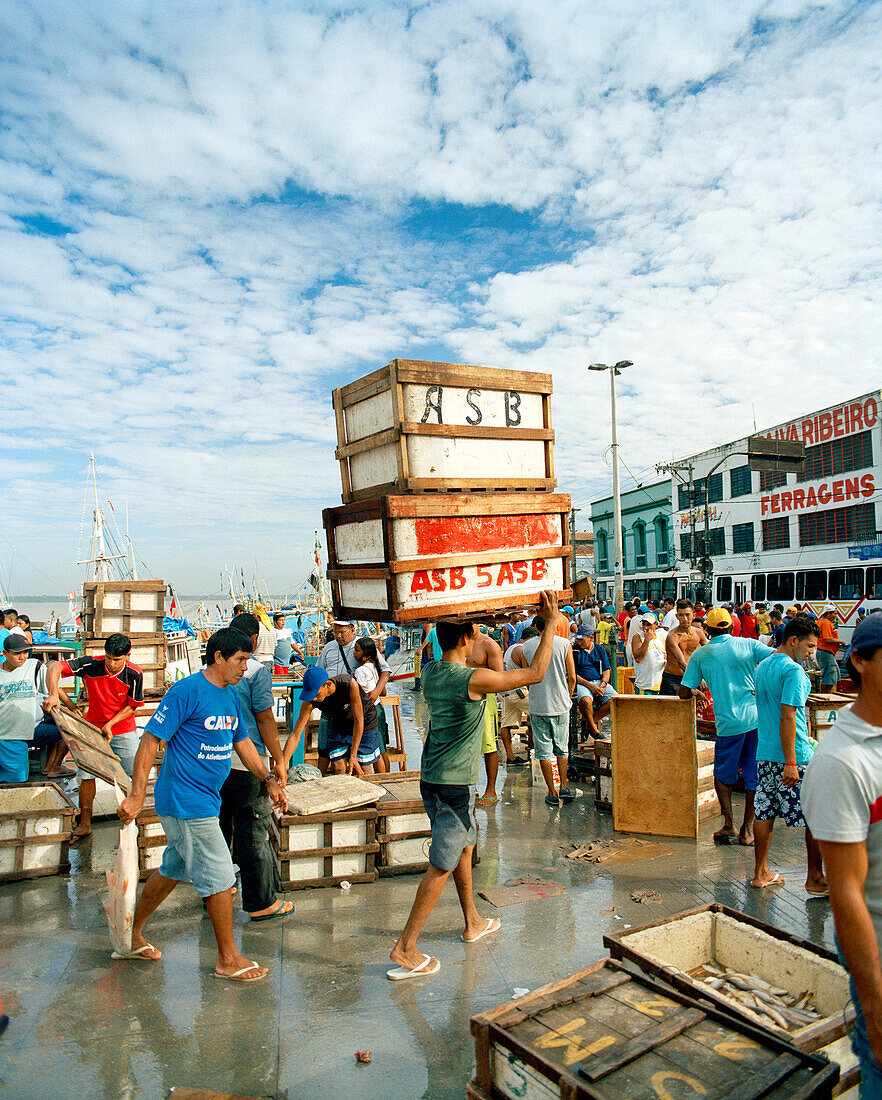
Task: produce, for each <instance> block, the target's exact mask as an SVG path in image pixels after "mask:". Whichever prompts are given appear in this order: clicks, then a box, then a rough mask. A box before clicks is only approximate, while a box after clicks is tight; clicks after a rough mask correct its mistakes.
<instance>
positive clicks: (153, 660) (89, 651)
mask: <svg viewBox="0 0 882 1100" xmlns="http://www.w3.org/2000/svg"><path fill="white" fill-rule="evenodd" d="M106 640H107V638H106V636H105V637H93V638H86V639H85V640H84V641H83V653H84V654H86V656H88V657H96V656H100V655H101V654H103V653H104V643H105V641H106ZM131 642H132V651H131V653H129V654H128V659H129V660H130V661H131V663H132V664H133V665H137V666H138V668H140V669H141V671H142V672H143V673H144V694H145V695H152V696H156V695H164V694H165V667H166V664H167V656H166V637H165V635H164V634H161V633H160V634H143V635H133V636H132V638H131Z"/></svg>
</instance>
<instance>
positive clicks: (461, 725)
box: [386, 592, 558, 982]
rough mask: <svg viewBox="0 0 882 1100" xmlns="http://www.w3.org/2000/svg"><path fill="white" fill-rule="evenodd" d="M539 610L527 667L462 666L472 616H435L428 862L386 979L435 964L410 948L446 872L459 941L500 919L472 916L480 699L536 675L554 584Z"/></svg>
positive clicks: (426, 755) (428, 688) (421, 973)
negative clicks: (461, 921)
mask: <svg viewBox="0 0 882 1100" xmlns="http://www.w3.org/2000/svg"><path fill="white" fill-rule="evenodd" d="M540 614H541V616H542V618H543V620H544V623H545V626H544V630H543V632H542V638H541V641H540V643H539V647H538V649H537V650H536V652H535V653H534V655H533V660H532V661H531V663H530V664H529V665H528V666H527V668H525V669H513V670H512V671H511V672H497V671H496V670H494V669H491V668H470V667H469V666H468V663H467V662H468V659H469V657H470V656H471V655H472V652H473V649H474V645H475V641H476V639H477V636H478V626H477V623H474V622H439V623H438V624H437V631H438V640H439V642H440V643H441V650H442V655H441V660H440V661H433V662H432V664H431V665H430V666H429V667H428V668H427V669H426V670H425V672H424V673H423V697H424V699H425V700H426V704H427V706H428V708H429V732H428V735H427V737H426V743H425V745H424V747H423V758H422V777H421V780H420V793H421V795H422V799H423V805H424V806H425V809H426V813H427V814H428V816H429V820H430V822H431V827H432V841H431V846H430V848H429V869H428V871H426V873H425V875H424V876H423V879H422V881H421V882H420V885H419V888H418V889H417V894H416V898H415V899H414V903H413V907H412V909H411V911H410V916H409V917H408V918H407V923H406V924H405V926H404V931H403V932H402V933H401V935H400V936H399V938H398V941H397V943H396V944H395V946H394V947H393V948H392V952H391V954H390V956H389V957H390V958H391V960H392V962H393V963H395V964H396V965H395V967H394V968H393V969H391V970H388V971H387V972H386V976H387V977H388V978H389V979H390V981H394V982H397V981H402V980H404V979H406V978H421V977H427V976H429V975H432V974H437V973H438V971H439V970H440V969H441V963H440V962H439V961H438V959H435V958H432V957H431V956H429V955H424V954H423V953H422V951H420V950H419V949H418V948H417V937H418V936H419V934H420V932H421V931H422V928H423V925H424V924H425V923H426V920H427V918H428V916H429V914H430V913H431V912H432V910H433V909H434V907H435V905H436V903H437V901H438V899H439V898H440V896H441V891H442V890H443V889H444V884H445V883H446V882H447V879H448V878H449V877H450V875H451V873H452V874H453V879H454V882H455V883H456V891H457V894H458V895H459V903H460V905H461V906H462V912H463V917H464V918H465V931H464V932H463V935H462V940H463V943H476V942H477V941H478V940H480V939H483V937H484V936H488V935H492V934H493V933H494V932H498V931H499V929H500V928H501V927H502V924H501V922H500V921H499V920H497V919H495V918H483V917H481V916H480V914H479V913H478V911H477V909H476V908H475V899H474V897H473V895H472V852H473V851H474V847H475V839H476V837H477V830H476V826H475V810H474V804H475V785H476V783H477V782H478V776H479V771H480V760H481V741H482V737H483V733H484V701H485V696H487V695H489V694H491V693H493V692H497V691H508V690H510V689H512V688H518V687H526V686H528V685H530V684H538V683H539V682H540V681H541V680H542V677H543V676H544V675H545V672H546V669H547V668H548V662H549V660H550V658H551V649H552V643H553V639H554V636H555V630H556V627H557V622H558V610H557V596H556V595H555V594H554V592H543V593H542V597H541V604H540Z"/></svg>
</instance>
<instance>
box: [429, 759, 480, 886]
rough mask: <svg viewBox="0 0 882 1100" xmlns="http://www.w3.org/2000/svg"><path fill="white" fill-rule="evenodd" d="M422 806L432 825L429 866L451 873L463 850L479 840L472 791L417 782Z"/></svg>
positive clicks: (473, 791)
mask: <svg viewBox="0 0 882 1100" xmlns="http://www.w3.org/2000/svg"><path fill="white" fill-rule="evenodd" d="M420 794H421V795H422V798H423V806H424V807H425V809H426V813H427V814H428V817H429V822H430V823H431V826H432V843H431V845H430V847H429V863H431V865H432V866H433V867H436V868H437V869H438V870H439V871H453V870H455V869H456V865H457V864H458V863H459V861H460V857H461V856H462V853H463V851H464V850H465V849H466V848H467V847H468V846H469V845H470V844H474V843H475V841H476V840H477V839H478V828H477V825H476V824H475V788H474V787H467V786H454V785H448V784H446V783H427V782H426V781H425V780H424V779H423V780H421V781H420Z"/></svg>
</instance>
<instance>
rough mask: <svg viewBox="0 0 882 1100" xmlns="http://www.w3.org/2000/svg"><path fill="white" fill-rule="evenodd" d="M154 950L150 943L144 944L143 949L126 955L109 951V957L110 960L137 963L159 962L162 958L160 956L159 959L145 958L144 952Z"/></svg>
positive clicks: (139, 948) (137, 949)
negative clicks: (133, 961)
mask: <svg viewBox="0 0 882 1100" xmlns="http://www.w3.org/2000/svg"><path fill="white" fill-rule="evenodd" d="M155 950H156V948H155V947H154V946H153V944H152V943H145V944H144V946H143V947H138V948H136V949H135V950H134V951H129V952H128V954H126V955H121V954H120V953H119V952H118V951H111V953H110V957H111V958H112V959H138V961H139V962H149V963H155V962H159V959H161V958H162V955H161V954H160V956H159V959H148V958H147V956H146V955H145V954H144V952H145V951H155Z"/></svg>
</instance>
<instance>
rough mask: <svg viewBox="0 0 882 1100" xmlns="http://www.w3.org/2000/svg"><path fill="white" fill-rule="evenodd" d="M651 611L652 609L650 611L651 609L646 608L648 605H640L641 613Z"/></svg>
mask: <svg viewBox="0 0 882 1100" xmlns="http://www.w3.org/2000/svg"><path fill="white" fill-rule="evenodd" d="M649 610H650V609H649V608H648V607H647V606H646V604H645V603H642V604H641V605H640V611H641V612H643V613H645V612H647V611H649Z"/></svg>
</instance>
